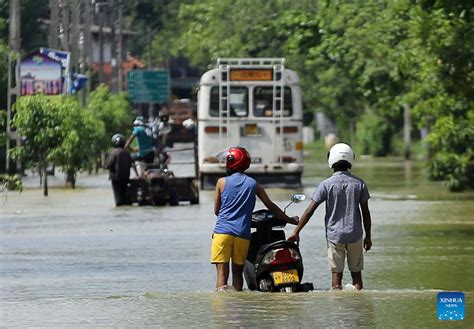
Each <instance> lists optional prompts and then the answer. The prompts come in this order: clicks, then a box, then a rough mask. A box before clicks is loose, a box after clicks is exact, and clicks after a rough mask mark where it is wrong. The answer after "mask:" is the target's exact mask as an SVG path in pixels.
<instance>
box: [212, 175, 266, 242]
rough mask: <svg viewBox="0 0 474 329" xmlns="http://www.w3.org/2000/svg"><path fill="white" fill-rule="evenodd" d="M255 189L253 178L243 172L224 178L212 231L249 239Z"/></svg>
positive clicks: (255, 184)
mask: <svg viewBox="0 0 474 329" xmlns="http://www.w3.org/2000/svg"><path fill="white" fill-rule="evenodd" d="M256 190H257V183H256V182H255V180H254V179H253V178H250V177H249V176H247V175H245V174H243V173H234V174H232V175H231V176H228V177H226V178H225V186H224V191H222V193H221V209H220V210H219V214H218V215H217V221H216V227H215V228H214V233H219V234H231V235H235V236H238V237H240V238H244V239H250V225H251V224H252V212H253V208H254V207H255V193H256Z"/></svg>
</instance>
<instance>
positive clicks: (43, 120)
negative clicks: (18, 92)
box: [11, 95, 66, 196]
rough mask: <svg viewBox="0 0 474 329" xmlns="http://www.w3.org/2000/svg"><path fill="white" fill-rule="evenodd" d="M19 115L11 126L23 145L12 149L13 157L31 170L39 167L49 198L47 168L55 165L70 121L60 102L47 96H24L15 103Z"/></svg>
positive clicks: (44, 193)
mask: <svg viewBox="0 0 474 329" xmlns="http://www.w3.org/2000/svg"><path fill="white" fill-rule="evenodd" d="M15 110H16V115H15V117H14V118H13V120H12V122H11V125H12V127H13V128H15V129H16V132H17V133H18V134H19V135H20V136H21V138H22V144H21V145H18V146H16V147H15V148H13V149H12V150H11V155H12V157H13V158H16V159H19V160H23V161H24V163H25V165H26V167H27V168H32V167H37V168H39V171H40V173H42V175H43V180H42V182H43V195H44V196H47V195H48V175H47V167H48V164H49V163H53V161H54V156H55V154H56V153H57V149H58V148H59V147H60V146H61V143H62V141H63V136H64V134H65V132H64V131H63V130H62V129H61V125H62V123H63V122H64V120H65V119H66V118H65V117H64V114H63V112H61V111H60V108H59V106H58V104H57V103H56V102H52V101H51V100H50V99H48V98H47V97H45V96H43V95H36V96H27V97H21V98H20V99H19V100H18V101H17V102H16V103H15Z"/></svg>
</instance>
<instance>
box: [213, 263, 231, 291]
mask: <svg viewBox="0 0 474 329" xmlns="http://www.w3.org/2000/svg"><path fill="white" fill-rule="evenodd" d="M216 270H217V280H216V288H220V287H223V286H227V280H229V263H216Z"/></svg>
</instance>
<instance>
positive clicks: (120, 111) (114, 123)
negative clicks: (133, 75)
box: [86, 85, 133, 156]
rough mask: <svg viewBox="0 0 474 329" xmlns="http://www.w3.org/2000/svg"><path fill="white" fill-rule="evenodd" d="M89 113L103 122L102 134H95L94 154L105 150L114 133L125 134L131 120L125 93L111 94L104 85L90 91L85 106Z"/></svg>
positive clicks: (129, 107) (130, 110)
mask: <svg viewBox="0 0 474 329" xmlns="http://www.w3.org/2000/svg"><path fill="white" fill-rule="evenodd" d="M86 111H87V112H88V113H89V115H90V116H91V117H93V118H95V120H96V121H100V122H103V125H104V131H103V134H102V135H100V136H97V141H96V144H97V145H98V149H97V150H96V153H95V154H96V156H98V155H99V154H100V152H103V151H105V150H107V148H108V147H109V146H110V138H111V137H112V136H113V135H114V134H116V133H122V134H124V135H125V134H126V132H127V131H128V128H129V127H130V125H131V123H132V121H133V115H132V109H131V106H130V102H129V101H128V98H127V95H126V94H125V93H119V94H112V93H111V92H110V90H109V88H108V87H107V86H105V85H100V86H99V87H98V88H97V89H96V90H94V91H93V92H91V94H90V96H89V102H88V104H87V106H86ZM97 152H99V153H97Z"/></svg>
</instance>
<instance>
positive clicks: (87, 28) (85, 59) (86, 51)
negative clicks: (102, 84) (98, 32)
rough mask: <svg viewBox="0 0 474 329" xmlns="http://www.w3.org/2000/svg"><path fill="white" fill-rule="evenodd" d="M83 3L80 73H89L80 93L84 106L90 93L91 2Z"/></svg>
mask: <svg viewBox="0 0 474 329" xmlns="http://www.w3.org/2000/svg"><path fill="white" fill-rule="evenodd" d="M82 1H83V9H84V15H83V21H82V26H83V29H82V33H83V35H82V40H83V43H82V66H81V73H82V74H86V73H89V79H87V86H86V88H85V90H83V92H82V105H85V104H86V100H87V95H89V93H90V91H91V53H92V50H91V49H92V47H91V44H92V43H91V26H92V14H93V13H92V7H91V0H82Z"/></svg>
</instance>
